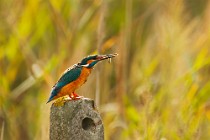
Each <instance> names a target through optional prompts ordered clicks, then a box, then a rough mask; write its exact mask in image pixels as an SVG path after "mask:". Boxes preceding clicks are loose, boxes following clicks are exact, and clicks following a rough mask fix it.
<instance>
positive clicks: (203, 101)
mask: <svg viewBox="0 0 210 140" xmlns="http://www.w3.org/2000/svg"><path fill="white" fill-rule="evenodd" d="M209 6H210V3H209V2H208V1H205V0H203V1H199V2H198V1H196V0H187V1H181V0H175V1H166V0H162V1H154V0H150V1H149V0H142V1H138V0H133V1H129V0H126V1H121V0H113V1H112V0H110V1H106V0H105V1H99V0H95V1H89V0H70V1H65V0H63V1H61V0H34V1H33V0H32V1H26V0H1V1H0V139H1V138H3V139H5V140H9V139H38V140H46V139H49V137H48V135H49V108H50V104H47V105H46V101H47V99H48V97H49V93H50V90H51V87H52V86H53V85H54V83H55V82H56V80H57V79H58V78H59V76H60V75H61V73H62V72H63V71H64V70H65V69H66V68H67V67H69V66H71V65H73V64H74V63H77V62H79V61H80V60H81V59H82V58H83V57H85V56H86V55H89V54H91V53H102V54H103V53H110V52H111V53H115V52H116V53H118V54H119V56H118V57H116V59H113V61H112V62H113V63H111V64H108V63H105V62H103V63H100V64H98V66H96V67H97V68H96V69H95V70H94V71H93V72H92V74H91V76H90V78H89V79H88V82H87V83H86V84H85V85H84V86H83V87H81V89H79V90H78V91H77V92H78V94H80V95H83V96H85V97H90V98H94V97H95V96H96V95H95V91H96V89H97V90H98V88H99V87H100V104H98V106H99V111H100V112H101V113H102V118H103V122H104V126H105V138H106V139H107V140H108V139H119V138H120V139H126V140H130V139H149V140H154V139H162V140H164V139H177V140H178V139H209V138H210V133H209V132H210V94H209V93H210V80H209V79H210V47H209V46H210V39H209V36H210V28H209V25H210V20H209ZM97 71H99V77H98V76H97ZM98 85H100V86H98ZM96 94H97V93H96Z"/></svg>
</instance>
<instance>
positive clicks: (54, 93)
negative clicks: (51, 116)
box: [47, 53, 118, 103]
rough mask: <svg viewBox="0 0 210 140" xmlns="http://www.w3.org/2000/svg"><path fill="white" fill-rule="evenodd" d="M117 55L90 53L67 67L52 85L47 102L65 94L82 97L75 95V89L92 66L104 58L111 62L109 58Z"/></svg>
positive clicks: (85, 78)
mask: <svg viewBox="0 0 210 140" xmlns="http://www.w3.org/2000/svg"><path fill="white" fill-rule="evenodd" d="M117 55H118V54H117V53H115V54H106V55H90V56H87V57H85V58H83V59H82V61H81V62H79V63H77V64H74V65H73V66H71V67H69V68H68V69H67V70H65V72H64V73H63V75H62V76H61V77H60V78H59V80H58V81H57V83H56V84H55V85H54V86H53V87H52V90H51V93H50V97H49V99H48V101H47V103H49V102H51V101H53V100H55V99H58V98H60V97H64V96H67V95H68V96H69V98H70V100H77V99H80V98H82V97H83V96H79V95H77V94H76V93H75V90H76V89H78V88H79V87H80V86H82V85H83V84H84V83H85V82H86V81H87V78H88V76H89V75H90V73H91V70H92V69H93V68H94V66H95V65H96V64H97V63H98V62H100V61H101V60H105V59H108V60H109V62H111V58H112V57H115V56H117Z"/></svg>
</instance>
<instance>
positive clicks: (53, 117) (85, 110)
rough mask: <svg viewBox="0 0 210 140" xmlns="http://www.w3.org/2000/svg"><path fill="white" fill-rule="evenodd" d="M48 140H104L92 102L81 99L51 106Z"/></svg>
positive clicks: (101, 127) (101, 126)
mask: <svg viewBox="0 0 210 140" xmlns="http://www.w3.org/2000/svg"><path fill="white" fill-rule="evenodd" d="M50 140H104V127H103V123H102V120H101V117H100V114H99V112H98V111H97V110H96V108H95V105H94V101H93V100H92V99H88V98H82V99H79V100H74V101H67V102H66V103H65V104H64V106H59V107H57V106H54V105H52V106H51V111H50Z"/></svg>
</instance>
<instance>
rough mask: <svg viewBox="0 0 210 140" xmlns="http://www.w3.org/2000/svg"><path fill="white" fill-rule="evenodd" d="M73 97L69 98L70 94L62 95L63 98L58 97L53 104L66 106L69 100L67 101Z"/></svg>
mask: <svg viewBox="0 0 210 140" xmlns="http://www.w3.org/2000/svg"><path fill="white" fill-rule="evenodd" d="M71 100H72V99H71V98H69V97H68V96H64V97H61V98H58V99H57V100H56V101H55V102H54V103H53V105H54V106H64V104H65V103H66V102H67V101H71Z"/></svg>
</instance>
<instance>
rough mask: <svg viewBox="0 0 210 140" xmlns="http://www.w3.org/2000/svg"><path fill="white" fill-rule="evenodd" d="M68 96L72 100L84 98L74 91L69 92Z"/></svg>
mask: <svg viewBox="0 0 210 140" xmlns="http://www.w3.org/2000/svg"><path fill="white" fill-rule="evenodd" d="M70 98H71V99H72V100H79V99H81V98H84V97H83V96H79V95H77V94H76V93H74V92H73V93H71V95H70Z"/></svg>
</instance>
